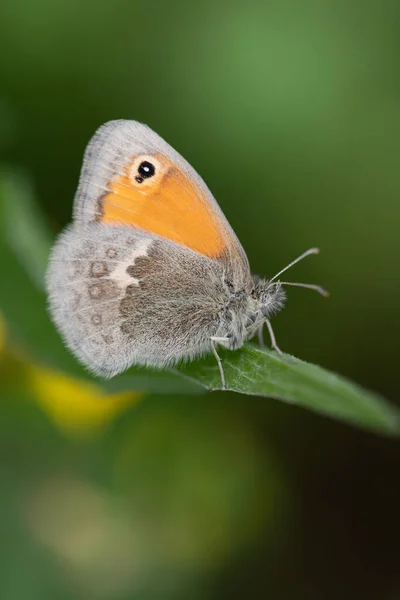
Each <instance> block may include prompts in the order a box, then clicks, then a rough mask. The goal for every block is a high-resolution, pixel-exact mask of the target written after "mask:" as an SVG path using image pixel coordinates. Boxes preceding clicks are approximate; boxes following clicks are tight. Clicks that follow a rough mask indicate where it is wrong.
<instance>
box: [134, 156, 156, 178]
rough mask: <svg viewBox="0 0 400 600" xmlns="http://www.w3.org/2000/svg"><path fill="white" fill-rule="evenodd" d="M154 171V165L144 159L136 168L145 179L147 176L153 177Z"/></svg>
mask: <svg viewBox="0 0 400 600" xmlns="http://www.w3.org/2000/svg"><path fill="white" fill-rule="evenodd" d="M155 172H156V170H155V168H154V165H152V164H151V162H148V161H147V160H144V161H143V162H142V163H140V165H139V168H138V173H139V175H140V176H141V177H143V178H144V179H146V178H148V177H153V175H154V173H155Z"/></svg>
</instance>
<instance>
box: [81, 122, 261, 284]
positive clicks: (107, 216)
mask: <svg viewBox="0 0 400 600" xmlns="http://www.w3.org/2000/svg"><path fill="white" fill-rule="evenodd" d="M75 219H76V222H77V223H78V224H79V223H82V224H87V223H89V222H92V221H97V222H99V223H117V222H118V223H124V224H128V225H131V226H133V227H137V228H140V229H142V230H145V231H148V232H151V233H154V234H156V235H158V236H161V237H164V238H166V239H169V240H172V241H174V242H177V243H178V244H181V245H183V246H185V247H187V248H190V249H191V250H194V251H196V252H198V253H200V254H203V255H204V256H207V257H209V258H212V259H213V260H217V261H220V262H223V263H225V264H227V265H230V266H231V267H232V268H234V270H235V271H238V270H239V271H243V272H245V273H247V272H249V266H248V261H247V257H246V254H245V252H244V250H243V248H242V246H241V244H240V242H239V240H238V239H237V237H236V235H235V233H234V232H233V230H232V228H231V227H230V225H229V223H228V221H227V220H226V218H225V216H224V214H223V213H222V211H221V209H220V208H219V206H218V204H217V202H216V200H215V199H214V197H213V196H212V194H211V192H210V190H209V189H208V188H207V186H206V184H205V183H204V181H203V180H202V179H201V177H200V176H199V175H198V174H197V173H196V171H195V170H194V169H193V168H192V167H191V166H190V164H189V163H188V162H187V161H186V160H185V159H184V158H183V157H182V156H181V155H180V154H179V153H178V152H176V151H175V150H174V149H173V148H172V147H171V146H170V145H169V144H167V143H166V142H165V141H164V140H163V139H162V138H161V137H160V136H159V135H157V134H156V133H155V132H154V131H152V130H151V129H150V128H149V127H147V126H146V125H143V124H141V123H138V122H136V121H126V120H117V121H110V122H109V123H106V124H105V125H103V126H102V127H100V128H99V129H98V131H97V132H96V133H95V135H94V136H93V138H92V140H91V141H90V143H89V145H88V147H87V150H86V153H85V157H84V163H83V168H82V173H81V179H80V183H79V187H78V191H77V194H76V197H75Z"/></svg>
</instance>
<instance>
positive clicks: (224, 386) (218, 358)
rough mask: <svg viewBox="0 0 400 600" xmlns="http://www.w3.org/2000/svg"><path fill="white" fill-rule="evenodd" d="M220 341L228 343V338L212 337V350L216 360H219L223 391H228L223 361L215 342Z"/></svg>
mask: <svg viewBox="0 0 400 600" xmlns="http://www.w3.org/2000/svg"><path fill="white" fill-rule="evenodd" d="M220 341H224V342H225V341H227V338H218V337H212V338H211V350H212V352H213V354H214V356H215V358H216V359H217V363H218V368H219V372H220V373H221V382H222V389H223V390H226V383H225V373H224V368H223V366H222V360H221V358H220V357H219V355H218V352H217V349H216V347H215V342H220Z"/></svg>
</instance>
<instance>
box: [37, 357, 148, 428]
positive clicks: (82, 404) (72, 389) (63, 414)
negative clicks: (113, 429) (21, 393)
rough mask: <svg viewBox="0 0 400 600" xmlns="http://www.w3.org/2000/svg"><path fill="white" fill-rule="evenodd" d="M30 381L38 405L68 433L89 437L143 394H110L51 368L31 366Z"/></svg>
mask: <svg viewBox="0 0 400 600" xmlns="http://www.w3.org/2000/svg"><path fill="white" fill-rule="evenodd" d="M28 378H29V384H30V386H31V389H32V391H33V393H34V395H35V397H36V399H37V402H38V404H39V405H40V406H41V407H42V409H43V410H44V411H45V412H46V413H47V414H48V415H49V416H50V417H51V418H52V420H53V421H54V422H55V423H56V424H57V425H58V426H59V427H60V429H62V430H63V431H65V432H66V433H72V434H88V433H91V432H94V431H96V430H99V429H101V427H102V426H104V425H106V424H107V423H108V422H109V421H110V420H112V419H113V418H114V417H115V416H116V415H118V414H120V413H121V412H123V411H124V410H125V409H126V408H127V407H128V406H130V405H132V404H134V403H136V402H137V401H138V400H139V398H141V397H142V395H143V394H141V393H138V392H122V393H119V394H107V393H106V392H105V391H104V390H102V388H101V387H100V386H97V385H95V384H92V383H87V382H85V381H80V380H77V379H74V378H72V377H69V376H67V375H64V374H62V373H58V372H57V371H53V370H52V369H47V368H45V367H37V366H31V365H29V366H28Z"/></svg>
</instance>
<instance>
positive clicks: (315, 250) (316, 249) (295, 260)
mask: <svg viewBox="0 0 400 600" xmlns="http://www.w3.org/2000/svg"><path fill="white" fill-rule="evenodd" d="M310 254H319V248H310V249H309V250H307V251H306V252H303V254H300V256H298V257H297V258H295V259H294V260H292V262H291V263H289V264H288V265H287V266H286V267H285V268H284V269H282V271H279V273H277V274H276V275H274V276H273V277H271V279H269V281H274V279H276V278H277V277H279V275H282V273H284V272H285V271H287V270H288V269H290V267H293V265H295V264H296V263H298V262H300V261H301V260H303V258H305V257H306V256H310Z"/></svg>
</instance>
